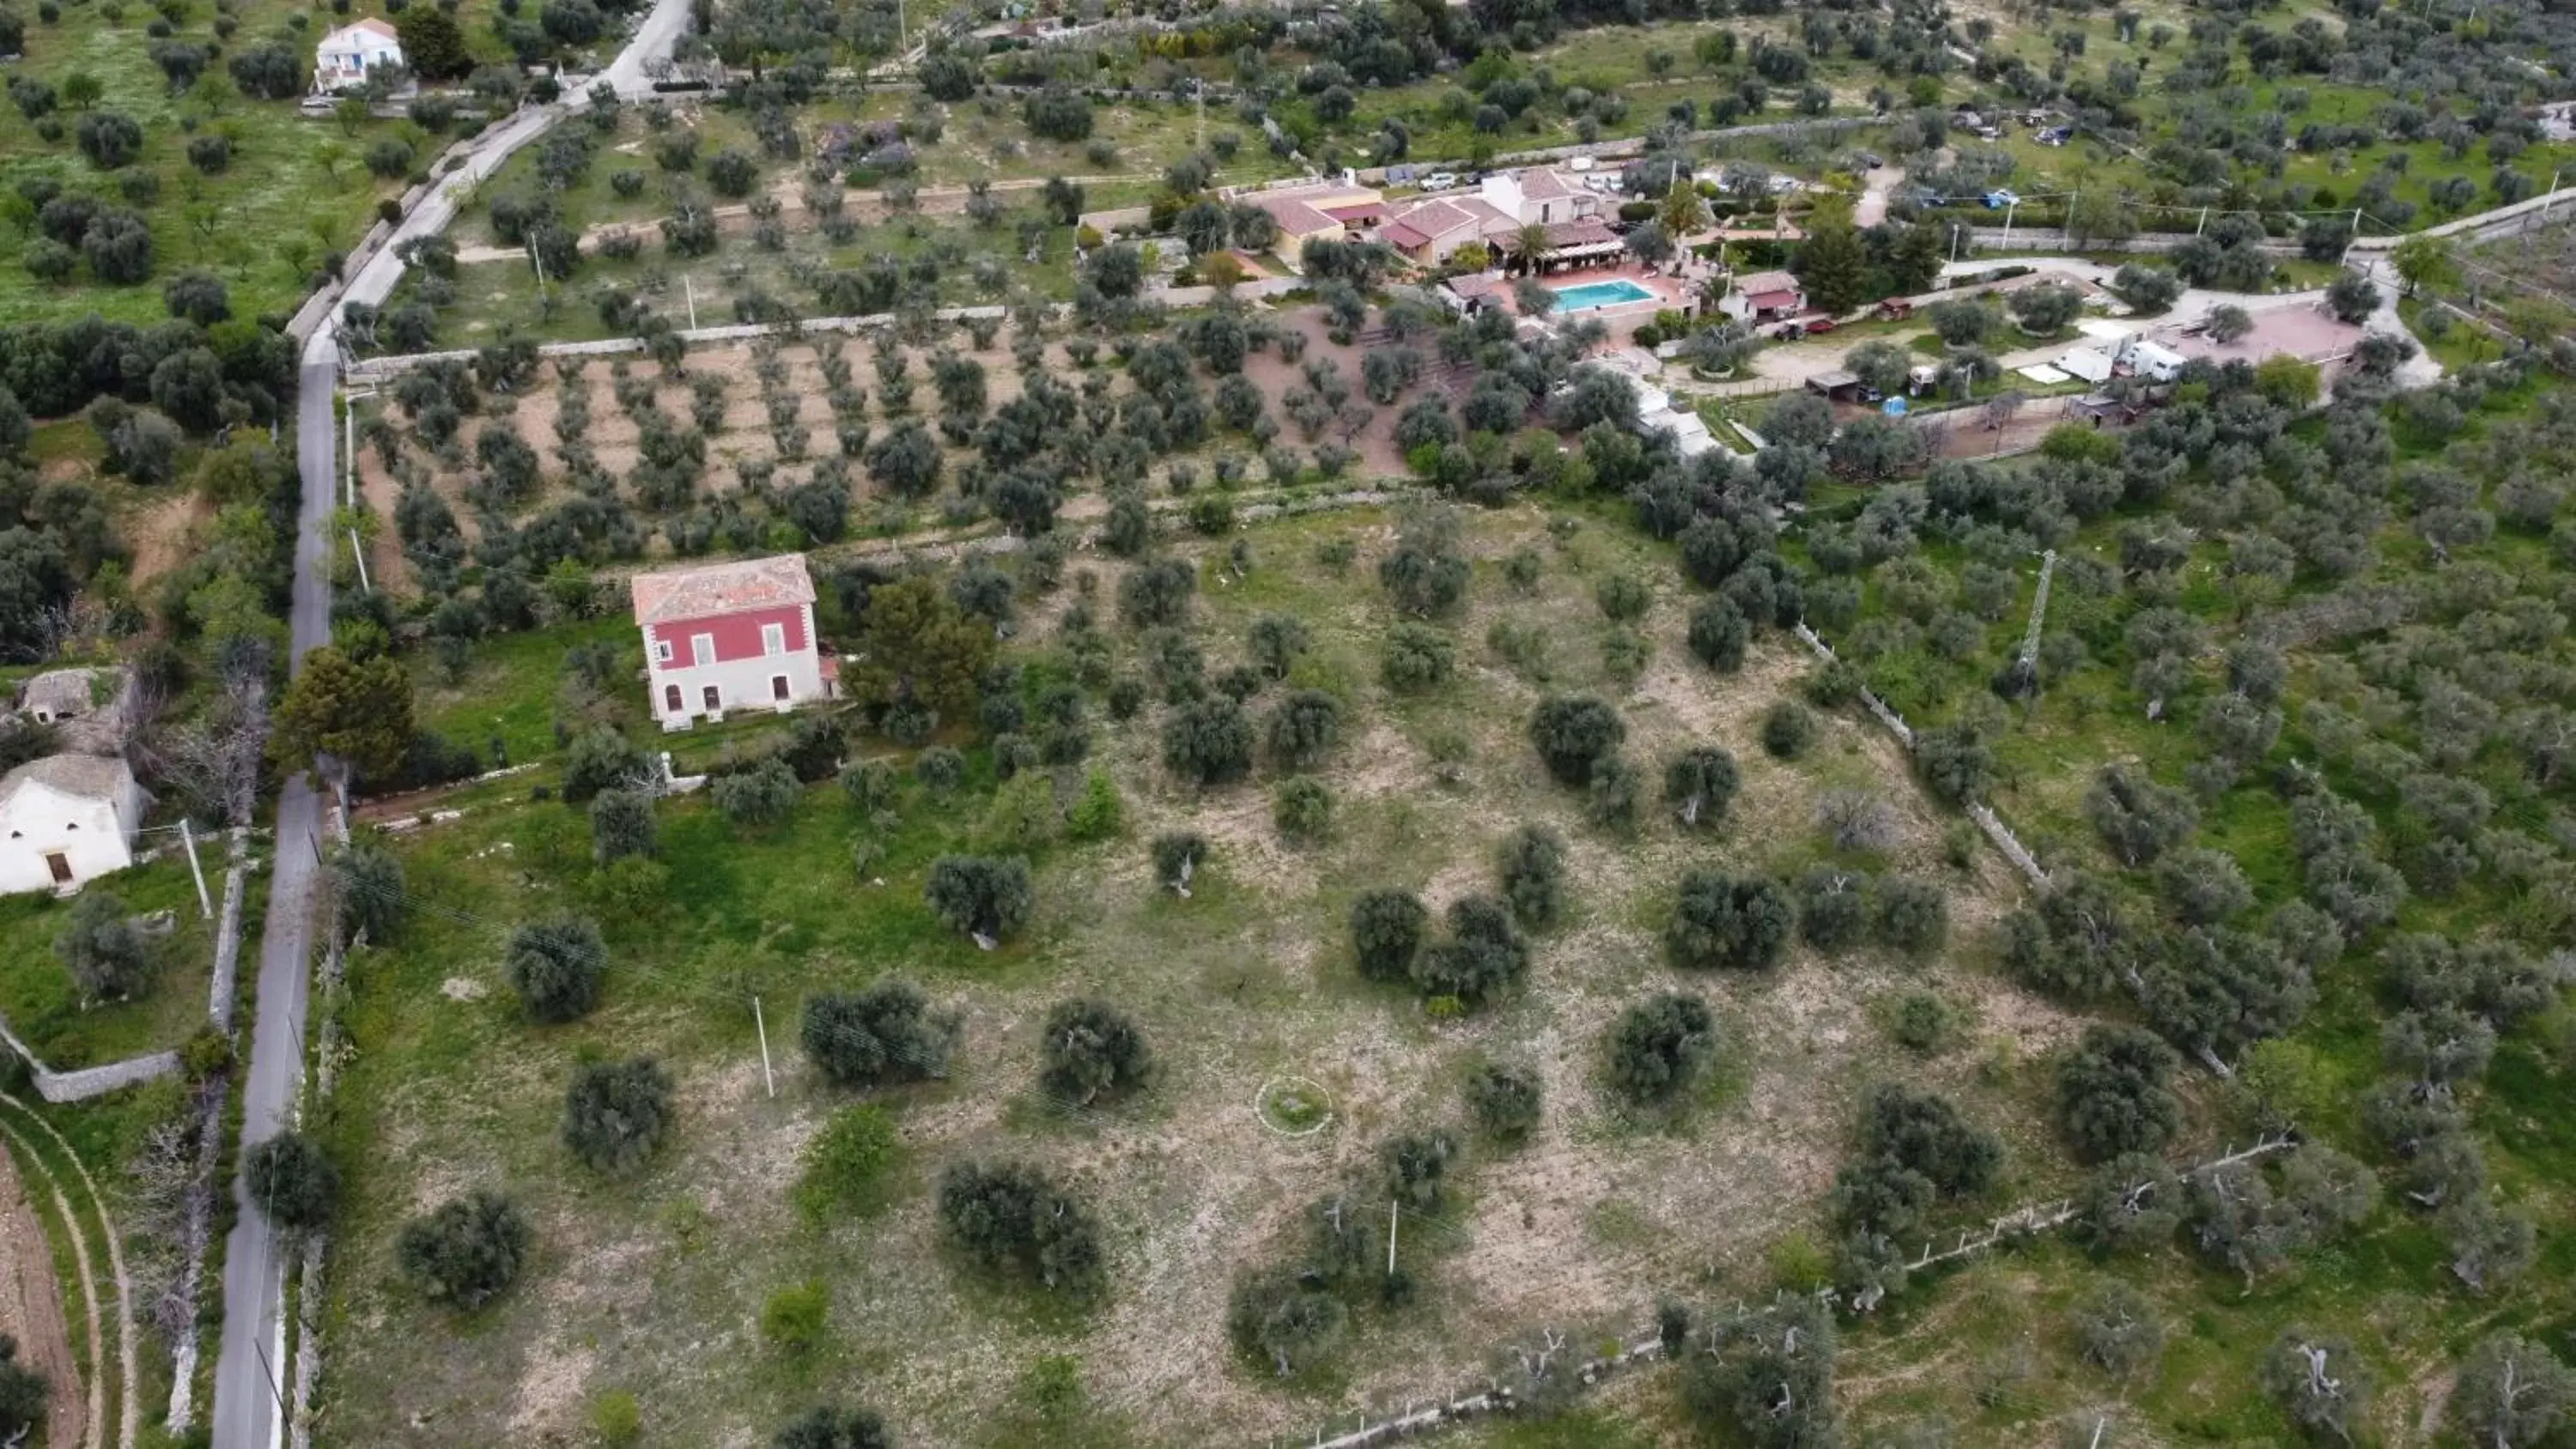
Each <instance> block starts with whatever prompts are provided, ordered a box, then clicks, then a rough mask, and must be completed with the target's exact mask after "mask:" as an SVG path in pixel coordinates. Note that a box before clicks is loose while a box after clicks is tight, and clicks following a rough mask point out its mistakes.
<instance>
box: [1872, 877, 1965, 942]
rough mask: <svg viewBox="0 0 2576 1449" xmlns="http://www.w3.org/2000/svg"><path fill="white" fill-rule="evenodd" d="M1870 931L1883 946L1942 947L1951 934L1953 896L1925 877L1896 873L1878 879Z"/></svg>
mask: <svg viewBox="0 0 2576 1449" xmlns="http://www.w3.org/2000/svg"><path fill="white" fill-rule="evenodd" d="M1876 896H1877V899H1876V901H1875V903H1874V904H1873V906H1872V908H1871V915H1870V932H1871V934H1872V935H1874V936H1876V937H1877V938H1878V942H1879V944H1880V945H1882V946H1893V947H1895V948H1896V949H1897V950H1899V951H1905V952H1909V953H1911V954H1913V955H1917V956H1922V955H1928V954H1929V953H1931V952H1933V951H1937V950H1939V949H1940V948H1941V943H1942V942H1943V941H1945V940H1947V939H1948V938H1949V935H1950V898H1949V896H1948V895H1947V894H1946V893H1945V892H1943V890H1942V889H1941V888H1940V887H1939V886H1937V885H1934V884H1933V883H1931V882H1930V881H1925V880H1914V879H1912V878H1910V877H1905V876H1897V877H1892V878H1890V879H1887V880H1882V881H1880V882H1879V883H1878V890H1877V892H1876Z"/></svg>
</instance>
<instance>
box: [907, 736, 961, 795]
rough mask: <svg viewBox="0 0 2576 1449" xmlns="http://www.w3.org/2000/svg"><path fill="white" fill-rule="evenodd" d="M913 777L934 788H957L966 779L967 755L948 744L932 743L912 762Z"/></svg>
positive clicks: (939, 789)
mask: <svg viewBox="0 0 2576 1449" xmlns="http://www.w3.org/2000/svg"><path fill="white" fill-rule="evenodd" d="M912 773H913V778H915V779H917V780H919V781H921V783H923V784H924V785H927V786H929V787H930V788H931V789H933V790H938V791H941V792H943V793H944V792H946V791H950V790H954V789H956V788H957V787H958V786H959V785H961V784H963V783H965V780H966V757H965V756H964V755H961V754H959V753H957V752H956V751H955V750H952V749H950V748H949V747H948V746H946V745H932V746H931V747H930V748H929V749H926V750H923V751H922V752H921V754H920V756H919V757H918V758H916V759H914V761H913V762H912Z"/></svg>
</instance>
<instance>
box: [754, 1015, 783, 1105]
mask: <svg viewBox="0 0 2576 1449" xmlns="http://www.w3.org/2000/svg"><path fill="white" fill-rule="evenodd" d="M751 1022H752V1025H753V1026H755V1027H757V1028H759V1031H760V1080H761V1081H762V1082H764V1083H766V1084H767V1085H768V1087H769V1095H770V1096H771V1097H773V1098H775V1097H776V1096H777V1095H778V1078H777V1077H775V1076H773V1075H771V1073H770V1070H769V1021H768V1018H766V1017H764V1016H762V1015H761V1014H760V998H759V997H757V996H755V997H753V998H752V999H751Z"/></svg>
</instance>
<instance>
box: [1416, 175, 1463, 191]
mask: <svg viewBox="0 0 2576 1449" xmlns="http://www.w3.org/2000/svg"><path fill="white" fill-rule="evenodd" d="M1457 184H1458V173H1457V172H1455V171H1434V172H1432V173H1431V174H1430V175H1428V176H1425V177H1423V178H1422V189H1423V190H1425V191H1446V190H1448V189H1449V188H1450V187H1452V186H1455V185H1457Z"/></svg>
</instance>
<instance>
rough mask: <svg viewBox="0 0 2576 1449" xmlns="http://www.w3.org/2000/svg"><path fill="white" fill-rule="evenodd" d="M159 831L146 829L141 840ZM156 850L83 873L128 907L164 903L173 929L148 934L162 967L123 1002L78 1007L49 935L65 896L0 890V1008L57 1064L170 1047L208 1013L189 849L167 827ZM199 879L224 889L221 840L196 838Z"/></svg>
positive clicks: (150, 909) (207, 943)
mask: <svg viewBox="0 0 2576 1449" xmlns="http://www.w3.org/2000/svg"><path fill="white" fill-rule="evenodd" d="M160 838H161V837H157V836H145V837H143V841H142V843H143V844H150V843H154V842H156V841H157V840H159V839H160ZM168 839H169V841H170V844H171V849H170V851H169V853H168V854H166V855H164V856H163V857H162V858H161V859H159V860H155V861H152V862H149V863H147V864H144V865H138V866H135V867H134V868H132V869H130V870H123V871H119V872H117V873H116V874H114V875H110V876H106V877H103V878H101V879H99V880H97V881H95V882H93V883H91V884H90V885H89V886H88V887H87V889H88V890H89V891H99V892H107V893H109V894H112V895H114V896H115V897H116V898H117V899H118V900H120V901H123V902H124V903H125V906H126V909H127V911H129V912H130V913H132V914H135V915H145V916H148V915H152V914H155V913H158V912H162V911H167V912H169V913H170V915H171V917H172V925H173V929H172V930H171V931H170V932H169V934H167V935H166V936H162V937H160V938H159V939H158V940H157V941H156V942H155V947H156V951H157V954H158V959H159V960H160V962H161V975H160V977H159V979H158V980H157V981H155V982H154V983H153V986H152V988H151V990H150V991H148V992H146V993H145V994H144V995H143V996H141V997H140V998H138V999H136V1000H134V1001H128V1002H107V1003H103V1004H99V1005H93V1006H89V1007H86V1008H84V1007H83V1005H82V1004H81V1002H80V999H79V996H78V993H77V992H76V991H75V990H74V988H73V986H72V980H71V974H70V973H69V972H67V971H65V970H64V969H63V964H62V962H61V961H60V960H59V959H57V958H56V957H55V955H54V938H55V936H57V935H59V934H60V933H61V931H62V928H63V923H64V922H65V921H67V920H69V919H70V917H71V902H70V901H58V900H56V899H54V898H53V897H52V896H50V895H47V894H45V893H43V892H36V893H32V894H19V895H11V896H0V1017H6V1018H7V1019H8V1022H9V1028H10V1030H12V1031H14V1032H16V1033H17V1034H18V1037H19V1039H20V1040H22V1041H24V1042H26V1043H27V1045H28V1046H29V1047H31V1048H33V1049H34V1051H35V1053H36V1055H38V1056H39V1057H42V1058H43V1059H44V1062H45V1065H47V1066H49V1067H53V1068H55V1069H56V1070H58V1071H60V1070H69V1069H71V1068H74V1067H85V1066H95V1065H97V1064H99V1063H101V1062H112V1061H118V1060H121V1059H123V1058H125V1057H130V1056H135V1055H138V1054H140V1053H143V1052H149V1051H159V1050H162V1049H164V1048H169V1047H175V1046H177V1045H179V1044H180V1043H181V1042H183V1041H185V1040H187V1038H188V1035H189V1034H190V1033H191V1032H193V1031H195V1030H196V1029H197V1028H198V1027H199V1026H200V1025H202V1024H203V1023H204V1022H205V1020H206V983H207V980H208V978H209V976H210V974H211V973H212V972H213V970H214V928H213V924H212V923H211V922H209V921H208V920H207V919H206V918H205V916H204V914H203V913H202V912H200V911H199V910H198V908H197V888H196V885H195V883H194V882H193V881H192V880H191V879H190V877H189V873H188V858H187V855H186V854H185V853H184V852H182V851H181V850H179V849H178V848H177V841H178V837H177V834H176V832H172V833H171V834H170V835H169V837H168ZM200 849H201V851H202V855H203V858H204V859H205V861H206V862H207V875H208V879H207V882H206V886H207V889H208V890H209V891H212V892H215V893H217V895H218V901H217V903H218V904H221V901H220V894H221V891H222V889H223V875H222V863H223V847H222V845H221V844H220V843H219V842H207V843H205V844H203V845H201V847H200Z"/></svg>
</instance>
